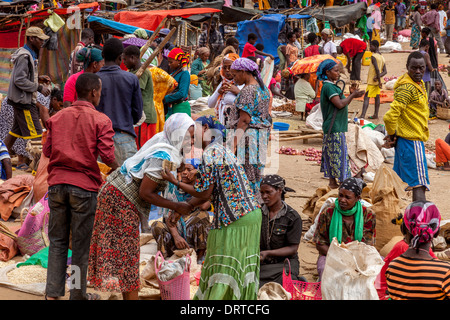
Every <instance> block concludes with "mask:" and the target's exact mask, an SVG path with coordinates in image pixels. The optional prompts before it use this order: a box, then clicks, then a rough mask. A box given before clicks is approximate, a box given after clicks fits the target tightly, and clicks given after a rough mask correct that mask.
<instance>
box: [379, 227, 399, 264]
mask: <svg viewBox="0 0 450 320" xmlns="http://www.w3.org/2000/svg"><path fill="white" fill-rule="evenodd" d="M397 227H398V228H400V226H397ZM402 240H403V236H395V237H393V238H392V239H391V240H389V242H388V243H386V244H385V245H384V246H383V248H381V249H380V250H379V251H380V255H381V256H382V257H386V256H387V255H388V254H389V252H391V250H392V248H393V247H394V246H395V245H396V244H397V243H398V242H399V241H402Z"/></svg>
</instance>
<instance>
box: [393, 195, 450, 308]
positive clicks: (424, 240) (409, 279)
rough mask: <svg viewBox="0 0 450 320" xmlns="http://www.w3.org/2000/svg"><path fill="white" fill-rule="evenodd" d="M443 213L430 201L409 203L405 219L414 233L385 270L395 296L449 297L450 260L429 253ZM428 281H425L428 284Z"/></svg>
mask: <svg viewBox="0 0 450 320" xmlns="http://www.w3.org/2000/svg"><path fill="white" fill-rule="evenodd" d="M440 222H441V214H440V212H439V210H438V208H437V207H436V205H435V204H434V203H432V202H429V201H415V202H413V203H411V204H410V205H408V207H407V208H406V210H405V214H404V216H403V223H404V225H405V228H406V231H407V233H409V234H410V235H409V236H410V237H411V241H410V245H409V248H408V249H407V250H406V251H405V252H404V253H403V254H401V255H400V256H399V257H397V258H395V259H394V260H392V261H391V263H390V264H389V267H388V268H387V270H386V282H387V287H388V293H389V297H390V298H391V299H392V300H448V299H449V298H450V263H448V262H447V261H441V260H439V259H435V258H434V257H433V256H432V255H431V254H430V248H431V246H432V242H433V239H434V238H435V237H436V236H437V235H438V234H439V228H440ZM425 284H426V285H425Z"/></svg>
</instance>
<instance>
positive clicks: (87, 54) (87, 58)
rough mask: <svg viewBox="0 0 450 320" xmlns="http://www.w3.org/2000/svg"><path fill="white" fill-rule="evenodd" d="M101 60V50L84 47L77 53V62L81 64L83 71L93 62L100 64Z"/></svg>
mask: <svg viewBox="0 0 450 320" xmlns="http://www.w3.org/2000/svg"><path fill="white" fill-rule="evenodd" d="M102 60H103V56H102V50H100V49H97V48H93V47H85V48H83V49H81V50H78V52H77V61H79V62H83V69H84V70H86V68H87V67H88V66H89V65H90V64H91V63H92V62H94V61H97V62H100V61H102Z"/></svg>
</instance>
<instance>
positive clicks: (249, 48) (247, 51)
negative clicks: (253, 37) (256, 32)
mask: <svg viewBox="0 0 450 320" xmlns="http://www.w3.org/2000/svg"><path fill="white" fill-rule="evenodd" d="M255 51H256V48H255V46H254V45H252V44H250V43H248V42H247V43H246V44H245V45H244V50H243V51H242V58H247V57H254V56H255Z"/></svg>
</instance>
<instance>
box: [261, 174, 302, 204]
mask: <svg viewBox="0 0 450 320" xmlns="http://www.w3.org/2000/svg"><path fill="white" fill-rule="evenodd" d="M263 184H267V185H269V186H271V187H274V188H276V189H281V200H283V201H284V196H285V194H286V192H295V190H293V189H291V188H289V187H286V181H285V180H284V179H283V178H282V177H280V176H279V175H277V174H269V175H266V176H264V177H263V178H262V180H261V183H260V185H263Z"/></svg>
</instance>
